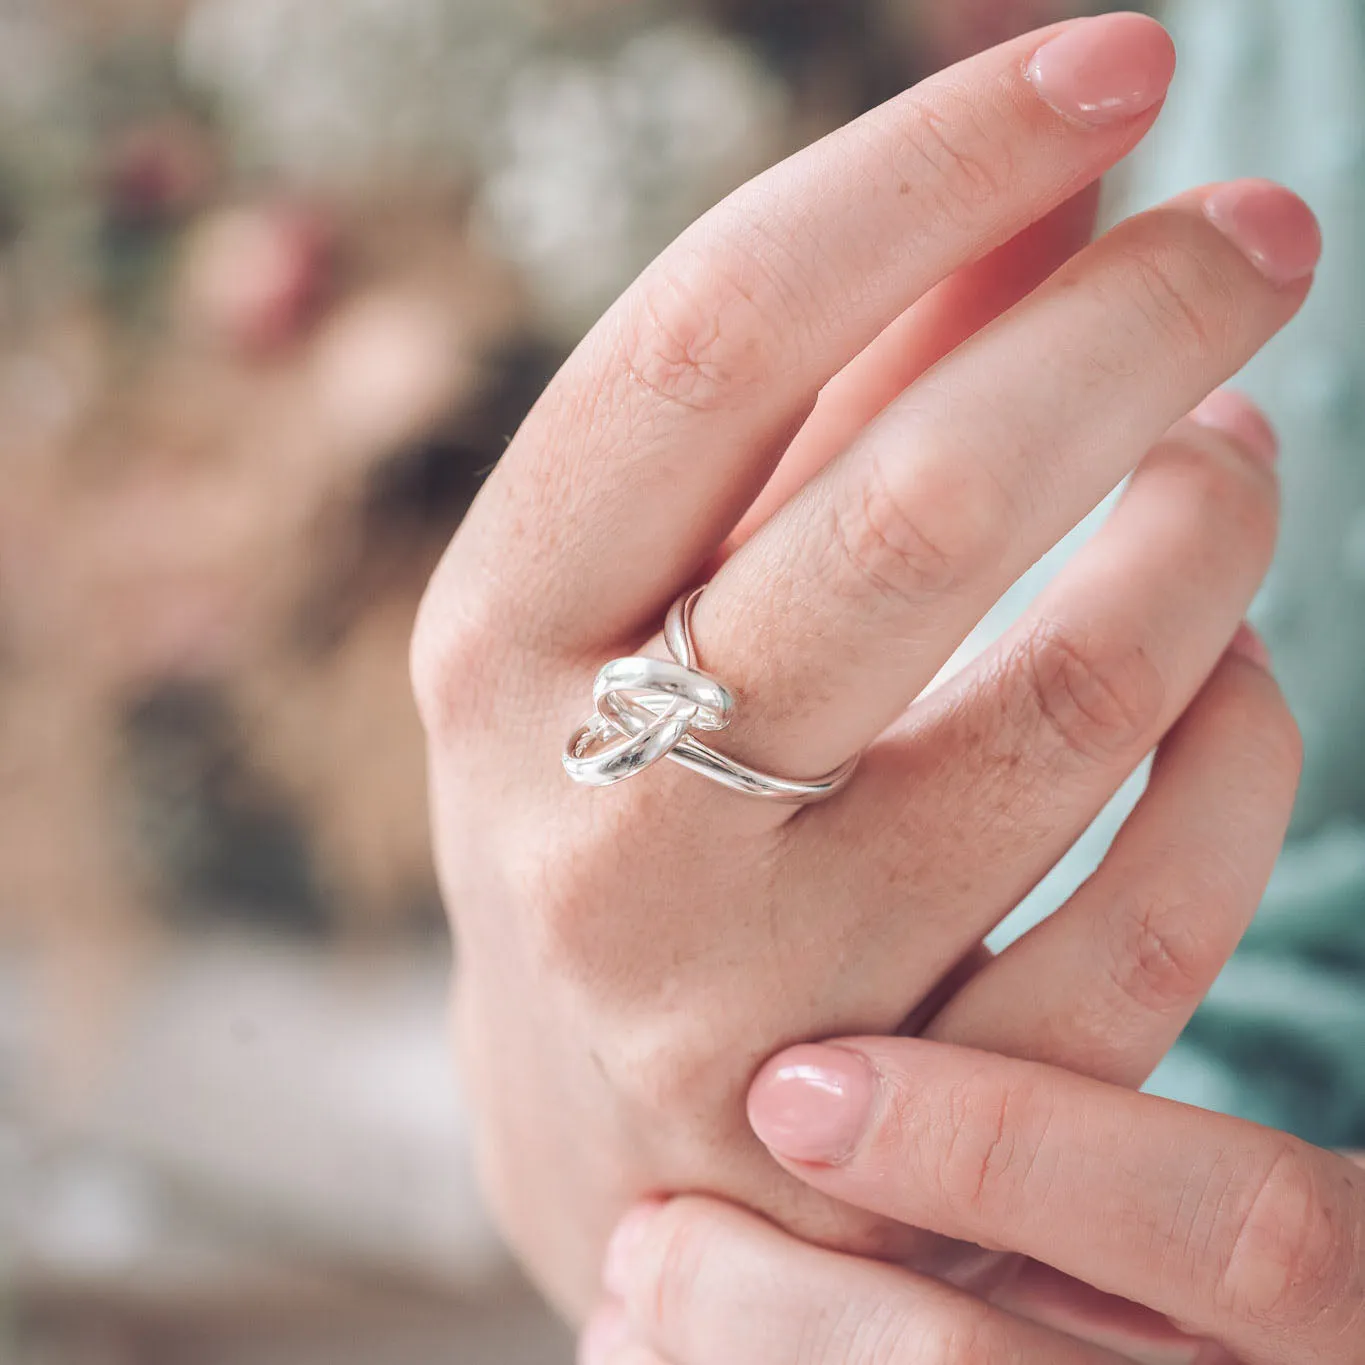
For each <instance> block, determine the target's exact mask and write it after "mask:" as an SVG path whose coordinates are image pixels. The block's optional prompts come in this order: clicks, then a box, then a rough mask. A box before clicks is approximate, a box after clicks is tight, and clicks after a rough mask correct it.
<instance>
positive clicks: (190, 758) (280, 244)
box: [0, 0, 1059, 1365]
mask: <svg viewBox="0 0 1365 1365" xmlns="http://www.w3.org/2000/svg"><path fill="white" fill-rule="evenodd" d="M1058 8H1059V7H1057V6H1054V5H1051V4H1046V3H1038V4H1032V5H1018V4H1011V5H1008V6H1005V5H998V4H992V3H982V2H981V0H978V2H977V3H972V4H961V3H955V4H953V5H952V6H946V7H940V6H930V7H920V6H918V5H916V4H910V3H906V0H852V2H851V3H841V4H839V5H830V4H828V3H825V0H709V2H707V0H687V2H686V3H678V2H677V0H673V2H672V3H667V4H648V3H639V4H632V5H629V6H624V5H621V4H619V3H609V2H608V0H601V2H600V3H599V0H0V475H2V477H3V483H2V484H0V727H2V728H3V738H2V739H0V772H2V773H3V781H2V782H0V1360H4V1361H7V1362H9V1361H13V1362H19V1363H21V1365H39V1362H41V1363H42V1365H57V1363H58V1362H60V1363H61V1365H77V1362H79V1365H86V1363H87V1362H88V1363H89V1365H115V1363H116V1362H117V1365H123V1362H139V1363H141V1362H167V1363H168V1365H170V1363H172V1362H180V1361H194V1362H196V1365H213V1363H215V1362H233V1363H234V1365H235V1363H236V1362H252V1363H253V1365H255V1362H276V1361H278V1362H282V1363H283V1362H288V1363H289V1365H296V1363H297V1365H304V1362H312V1361H318V1362H324V1361H325V1362H327V1363H328V1365H345V1362H348V1361H357V1362H359V1361H365V1362H374V1361H377V1360H382V1361H384V1362H386V1365H401V1363H402V1362H404V1361H413V1362H422V1363H423V1365H426V1362H435V1361H446V1360H448V1361H455V1362H461V1363H462V1365H464V1363H466V1362H467V1363H468V1365H484V1362H487V1363H488V1365H519V1362H525V1363H526V1365H532V1362H535V1363H536V1365H540V1362H563V1361H567V1360H568V1359H569V1358H570V1352H569V1348H568V1345H567V1343H566V1341H565V1340H564V1338H563V1337H562V1336H561V1335H560V1333H559V1332H558V1330H557V1329H556V1328H555V1327H554V1326H553V1325H552V1324H551V1323H550V1322H549V1320H548V1318H547V1317H546V1316H545V1315H544V1313H543V1311H542V1310H541V1309H540V1308H539V1306H538V1305H537V1304H536V1302H535V1300H534V1298H533V1297H532V1296H531V1295H530V1294H529V1293H528V1291H527V1290H525V1289H524V1287H522V1285H521V1284H520V1283H519V1281H518V1280H517V1278H516V1277H515V1275H514V1273H513V1272H512V1270H511V1269H510V1267H509V1265H508V1263H507V1261H506V1260H505V1258H504V1255H503V1253H502V1252H501V1251H500V1249H499V1247H498V1244H497V1241H496V1238H495V1236H494V1234H493V1233H492V1232H491V1230H490V1228H489V1226H488V1224H487V1222H486V1220H485V1218H484V1216H483V1214H482V1212H481V1210H480V1208H479V1204H478V1200H477V1196H476V1193H475V1190H474V1188H473V1185H472V1181H471V1177H470V1174H469V1170H468V1166H467V1159H466V1154H465V1151H464V1148H463V1143H462V1122H461V1112H460V1101H459V1096H458V1093H457V1092H456V1089H455V1082H454V1080H453V1078H452V1077H451V1075H450V1072H449V1066H448V1063H447V1057H446V1052H445V1037H444V1029H445V1024H444V1009H445V1002H444V992H445V981H446V975H447V970H448V965H449V964H448V953H449V949H448V945H447V940H446V936H445V932H444V922H443V918H442V914H441V910H440V905H439V902H438V899H437V895H436V891H435V887H434V883H433V878H432V873H431V869H430V865H429V858H428V850H427V830H426V813H425V804H424V778H423V766H422V749H421V740H420V734H419V731H418V727H417V724H416V721H415V719H414V716H413V710H412V706H411V703H410V700H409V696H408V685H407V674H406V666H407V637H408V632H409V629H410V625H411V622H412V618H413V614H414V611H415V607H416V604H417V600H418V597H419V594H420V592H421V590H422V587H423V585H424V583H425V580H426V578H427V575H428V574H429V572H430V570H431V569H432V567H433V565H434V563H435V560H436V557H437V556H438V555H439V553H440V551H441V549H442V547H443V546H444V544H445V542H446V540H447V539H448V537H449V536H450V534H451V533H452V531H453V530H454V529H455V527H456V525H457V524H458V522H459V519H460V516H461V513H462V511H463V509H464V507H465V506H466V504H467V502H468V500H469V499H470V497H471V496H472V495H473V493H474V492H475V490H476V489H477V487H478V483H479V479H480V477H481V475H482V474H483V473H484V472H486V471H487V470H488V468H489V467H490V466H491V465H492V464H493V463H494V462H495V461H496V460H497V458H498V455H499V453H500V452H501V450H502V449H503V447H504V445H505V444H506V442H507V440H508V438H509V437H510V436H511V434H512V433H513V432H514V431H515V429H516V427H517V425H518V423H519V421H520V419H521V416H522V415H523V413H524V412H525V410H526V408H527V407H528V406H529V405H530V403H531V401H532V400H533V399H534V397H535V396H536V394H537V393H538V391H539V390H540V388H541V387H542V386H543V384H544V382H545V381H546V380H547V379H548V377H549V376H550V375H551V374H552V373H553V371H554V369H555V368H556V367H557V365H558V363H559V361H560V360H561V359H562V357H563V356H564V355H565V354H566V353H567V351H568V349H569V348H570V347H571V346H572V345H573V343H574V342H575V341H576V339H577V338H578V337H579V336H580V335H581V333H582V332H583V331H584V330H585V329H586V328H587V327H588V326H589V325H590V324H591V323H592V321H593V320H594V319H595V317H596V316H597V315H598V313H599V312H600V311H601V310H602V309H603V308H604V307H605V306H606V304H607V303H608V302H609V301H610V300H611V299H612V298H613V297H614V296H615V295H616V294H617V293H618V292H619V291H620V290H621V288H622V287H623V286H624V285H625V284H626V283H627V282H628V281H629V280H630V278H631V277H632V276H633V275H634V274H635V273H636V272H637V271H638V270H639V268H640V267H641V266H642V265H643V264H645V262H646V261H648V260H649V259H650V258H651V257H652V256H653V255H654V254H655V252H657V251H658V249H659V248H660V247H661V246H662V245H663V244H664V243H665V242H666V241H667V240H668V239H669V238H670V237H671V236H673V235H674V234H675V233H676V232H677V231H678V230H679V229H680V228H682V227H683V226H684V225H685V224H686V223H687V222H688V221H690V220H691V219H692V218H693V217H695V216H696V215H697V214H698V213H699V212H700V211H702V210H703V209H704V208H706V207H707V206H708V205H709V204H710V203H712V202H713V201H714V200H715V199H716V198H718V197H720V196H721V195H723V194H724V193H725V192H727V191H728V190H729V189H730V188H732V187H733V186H734V185H735V184H737V183H739V182H740V181H741V180H743V179H745V178H747V177H748V176H749V175H750V174H752V173H753V172H755V171H757V170H758V169H760V168H761V167H763V166H764V165H766V164H768V163H769V162H771V161H772V160H774V159H775V158H777V157H779V156H781V155H783V154H785V153H786V152H788V151H790V150H792V149H794V148H795V147H797V146H798V145H800V144H801V143H803V142H805V141H807V140H809V139H810V138H812V137H813V136H816V135H818V134H820V133H822V132H824V131H826V130H827V129H828V128H830V127H833V126H834V125H836V124H838V123H840V122H842V121H844V120H845V119H847V118H848V117H850V116H851V115H853V114H855V113H857V112H859V111H860V110H861V109H863V108H865V107H867V106H868V105H869V104H871V103H873V102H875V101H877V100H879V99H881V98H884V97H886V96H888V95H890V94H892V93H894V92H895V91H897V90H899V89H901V88H902V87H903V86H904V85H905V84H906V83H907V82H909V81H911V80H912V79H914V78H915V77H916V76H918V75H920V74H923V73H924V72H925V71H926V70H927V69H929V68H930V67H932V66H935V65H938V64H939V63H940V62H941V61H943V60H945V59H947V58H948V57H950V56H952V55H955V54H956V53H958V52H961V51H964V50H966V49H968V48H971V47H975V46H979V45H981V44H982V43H984V42H988V41H992V40H993V39H994V38H995V37H996V36H997V35H998V34H1000V33H1003V32H1004V31H1006V30H1008V29H1010V28H1019V27H1023V26H1025V25H1027V24H1028V23H1029V22H1030V21H1031V20H1032V19H1033V18H1034V17H1035V15H1036V16H1039V17H1041V16H1042V15H1044V14H1045V13H1051V12H1053V11H1054V10H1056V9H1058Z"/></svg>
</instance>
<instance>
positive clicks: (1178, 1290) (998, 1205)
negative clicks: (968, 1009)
mask: <svg viewBox="0 0 1365 1365" xmlns="http://www.w3.org/2000/svg"><path fill="white" fill-rule="evenodd" d="M750 1117H751V1120H752V1122H753V1125H754V1128H755V1130H756V1131H757V1132H758V1134H759V1136H760V1138H762V1139H763V1140H764V1141H765V1142H766V1143H767V1144H768V1146H769V1148H770V1149H771V1150H773V1152H774V1154H775V1155H777V1156H778V1158H779V1160H781V1161H782V1162H783V1164H784V1165H785V1166H786V1167H787V1168H788V1169H789V1170H791V1171H792V1172H793V1173H794V1174H796V1175H797V1176H799V1177H800V1178H801V1179H802V1180H804V1181H806V1182H807V1183H809V1184H811V1185H813V1186H814V1187H816V1188H817V1189H820V1190H822V1191H824V1192H825V1193H826V1194H829V1195H832V1196H833V1197H835V1198H836V1199H840V1200H843V1201H845V1202H847V1203H850V1204H854V1205H856V1206H858V1207H861V1208H866V1209H871V1210H874V1211H875V1212H877V1213H880V1214H884V1215H886V1216H889V1217H891V1218H895V1219H897V1220H899V1221H901V1222H904V1223H908V1224H911V1225H913V1226H916V1227H922V1228H927V1229H929V1230H931V1231H933V1232H938V1233H941V1234H943V1235H945V1236H950V1237H958V1238H962V1239H964V1240H967V1241H972V1242H976V1243H978V1244H980V1245H983V1246H987V1247H992V1248H1001V1249H1005V1250H1009V1251H1016V1252H1020V1253H1022V1254H1024V1255H1027V1256H1030V1257H1033V1258H1034V1259H1036V1260H1039V1261H1042V1262H1044V1263H1046V1264H1048V1265H1051V1266H1053V1267H1055V1268H1056V1269H1057V1270H1060V1271H1062V1272H1063V1273H1065V1274H1067V1275H1070V1276H1073V1277H1074V1278H1076V1279H1079V1280H1084V1281H1085V1282H1087V1283H1088V1284H1091V1285H1093V1286H1095V1287H1096V1288H1097V1289H1100V1290H1103V1291H1105V1292H1106V1293H1110V1294H1115V1295H1118V1296H1120V1297H1123V1298H1127V1299H1131V1300H1135V1301H1137V1302H1139V1303H1141V1304H1143V1305H1145V1306H1146V1307H1149V1308H1152V1309H1155V1310H1156V1311H1157V1312H1159V1313H1163V1314H1165V1315H1167V1316H1169V1317H1171V1318H1172V1319H1174V1320H1176V1321H1178V1322H1179V1323H1180V1324H1181V1326H1182V1327H1183V1328H1185V1329H1186V1330H1188V1331H1192V1332H1194V1333H1196V1334H1198V1335H1202V1336H1209V1337H1214V1338H1217V1339H1218V1340H1219V1341H1221V1342H1222V1343H1224V1344H1225V1345H1227V1346H1228V1347H1229V1348H1230V1349H1231V1350H1233V1351H1234V1352H1236V1353H1237V1354H1238V1355H1239V1356H1240V1357H1242V1358H1243V1359H1245V1360H1246V1361H1247V1362H1248V1365H1261V1362H1264V1365H1283V1362H1285V1361H1287V1360H1291V1359H1292V1360H1293V1361H1295V1362H1296V1365H1311V1363H1312V1362H1322V1363H1323V1365H1327V1363H1328V1362H1330V1363H1331V1365H1360V1362H1361V1361H1365V1175H1362V1172H1361V1170H1360V1169H1359V1168H1358V1167H1356V1166H1355V1165H1354V1164H1352V1163H1351V1162H1349V1161H1347V1160H1345V1159H1344V1158H1341V1157H1337V1156H1334V1155H1332V1154H1331V1153H1327V1152H1322V1151H1319V1150H1318V1149H1316V1148H1313V1147H1310V1146H1308V1145H1307V1144H1306V1143H1302V1142H1299V1141H1298V1140H1297V1139H1295V1138H1292V1137H1289V1136H1287V1135H1286V1134H1283V1133H1275V1132H1271V1131H1270V1130H1269V1129H1265V1128H1261V1127H1259V1126H1257V1125H1255V1124H1251V1123H1245V1122H1242V1121H1241V1120H1238V1119H1232V1118H1227V1117H1225V1116H1223V1115H1218V1114H1212V1113H1207V1112H1205V1111H1203V1110H1198V1109H1193V1108H1189V1107H1187V1106H1185V1105H1179V1104H1174V1103H1172V1102H1170V1101H1167V1100H1162V1099H1157V1098H1155V1097H1153V1096H1150V1095H1138V1094H1133V1093H1131V1092H1129V1091H1126V1090H1121V1089H1118V1088H1115V1087H1113V1086H1108V1085H1104V1084H1102V1083H1100V1082H1098V1081H1092V1080H1089V1079H1087V1078H1083V1077H1080V1076H1075V1075H1072V1074H1070V1073H1069V1072H1065V1071H1060V1070H1056V1069H1053V1068H1050V1067H1043V1066H1039V1065H1037V1064H1034V1063H1029V1062H1018V1061H1011V1060H1007V1059H1004V1058H1000V1057H995V1056H993V1055H990V1054H987V1053H979V1052H972V1051H968V1050H966V1049H962V1048H954V1047H948V1046H945V1045H943V1044H935V1043H927V1042H924V1041H922V1040H919V1039H857V1040H852V1041H849V1042H847V1043H840V1044H838V1045H834V1046H822V1047H800V1048H793V1049H791V1050H790V1051H788V1052H786V1053H783V1054H781V1055H780V1056H778V1057H776V1058H774V1059H773V1061H772V1062H770V1063H769V1064H768V1066H767V1067H765V1068H764V1070H763V1072H762V1073H761V1074H760V1075H759V1078H758V1079H757V1081H756V1082H755V1084H754V1087H753V1090H752V1091H751V1093H750Z"/></svg>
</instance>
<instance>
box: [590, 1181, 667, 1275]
mask: <svg viewBox="0 0 1365 1365" xmlns="http://www.w3.org/2000/svg"><path fill="white" fill-rule="evenodd" d="M661 1208H663V1205H662V1204H660V1203H658V1202H657V1201H655V1202H651V1203H647V1204H637V1205H636V1206H635V1208H633V1209H631V1211H630V1212H629V1213H628V1214H626V1216H625V1217H624V1218H622V1219H621V1221H620V1222H619V1223H618V1224H617V1225H616V1231H615V1232H613V1233H612V1234H611V1241H609V1242H608V1243H607V1254H606V1258H605V1260H604V1261H603V1263H602V1285H603V1287H604V1288H605V1289H606V1291H607V1293H608V1294H614V1295H615V1296H616V1297H617V1298H618V1299H624V1298H627V1297H628V1296H629V1293H630V1283H631V1278H632V1271H633V1270H634V1267H635V1261H636V1258H637V1257H638V1256H639V1254H640V1248H641V1246H643V1245H644V1240H645V1236H646V1234H647V1233H648V1232H649V1226H650V1224H651V1223H652V1222H653V1221H654V1219H655V1217H656V1216H657V1215H658V1213H659V1210H660V1209H661Z"/></svg>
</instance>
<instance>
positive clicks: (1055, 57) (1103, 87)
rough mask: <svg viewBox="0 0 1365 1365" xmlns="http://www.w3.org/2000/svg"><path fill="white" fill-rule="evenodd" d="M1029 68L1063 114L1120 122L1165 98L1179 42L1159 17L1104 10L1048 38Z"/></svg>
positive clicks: (1034, 82)
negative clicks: (1160, 21)
mask: <svg viewBox="0 0 1365 1365" xmlns="http://www.w3.org/2000/svg"><path fill="white" fill-rule="evenodd" d="M1026 74H1027V76H1028V79H1029V81H1030V82H1031V83H1032V85H1033V88H1034V89H1035V90H1037V92H1038V93H1039V95H1041V96H1042V97H1043V99H1044V100H1046V101H1047V103H1048V104H1050V105H1051V106H1052V107H1053V108H1054V109H1055V110H1056V111H1057V112H1058V113H1059V114H1061V115H1062V117H1063V118H1068V119H1071V120H1073V121H1074V122H1078V123H1084V124H1087V125H1089V126H1091V127H1098V126H1101V125H1104V124H1110V123H1120V122H1122V121H1123V120H1125V119H1131V118H1135V117H1136V116H1137V115H1138V114H1141V113H1144V112H1145V111H1146V110H1148V109H1150V108H1152V106H1153V105H1155V104H1157V103H1159V102H1160V101H1161V100H1162V99H1163V98H1164V96H1165V94H1166V91H1167V89H1168V88H1169V87H1170V84H1171V78H1172V77H1173V76H1174V75H1175V44H1174V43H1172V42H1171V36H1170V34H1169V33H1167V32H1166V30H1165V29H1164V28H1162V27H1161V25H1160V24H1158V23H1157V22H1156V20H1155V19H1148V18H1146V17H1145V16H1144V15H1141V14H1106V15H1102V16H1100V17H1099V18H1095V19H1088V20H1084V21H1083V22H1081V23H1079V24H1076V25H1074V26H1073V27H1071V28H1069V29H1067V30H1066V32H1065V33H1062V34H1061V35H1059V36H1058V37H1056V38H1053V39H1052V40H1051V42H1048V43H1044V44H1043V46H1042V47H1040V48H1039V49H1038V51H1037V52H1035V53H1034V54H1033V58H1032V60H1030V62H1029V64H1028V68H1027V71H1026Z"/></svg>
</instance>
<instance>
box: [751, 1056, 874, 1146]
mask: <svg viewBox="0 0 1365 1365" xmlns="http://www.w3.org/2000/svg"><path fill="white" fill-rule="evenodd" d="M876 1094H877V1078H876V1075H875V1074H874V1072H873V1070H872V1067H871V1065H870V1064H869V1063H868V1061H867V1059H866V1058H865V1057H862V1056H860V1055H859V1054H858V1053H856V1052H850V1051H848V1050H847V1049H845V1048H839V1047H813V1046H807V1047H794V1048H790V1049H789V1050H788V1051H786V1052H784V1053H782V1054H781V1056H778V1057H775V1058H773V1060H772V1061H771V1062H769V1063H768V1065H767V1066H765V1067H764V1068H763V1070H762V1071H760V1072H759V1074H758V1079H757V1080H755V1081H754V1083H753V1085H752V1086H751V1087H750V1089H749V1123H750V1126H751V1127H752V1128H753V1130H754V1132H755V1133H757V1134H758V1136H759V1139H760V1141H762V1143H763V1144H764V1146H766V1147H768V1148H769V1149H770V1150H771V1151H773V1152H775V1153H776V1154H777V1155H778V1156H784V1157H787V1158H788V1159H789V1160H791V1161H810V1162H821V1163H823V1164H825V1165H835V1164H837V1163H838V1162H840V1161H843V1160H844V1159H845V1158H846V1157H848V1156H850V1155H851V1154H852V1152H853V1151H854V1149H855V1148H856V1147H857V1145H858V1139H859V1138H860V1137H862V1134H863V1130H864V1129H865V1128H866V1127H867V1123H868V1120H869V1118H870V1117H871V1115H872V1106H873V1103H874V1101H875V1100H876Z"/></svg>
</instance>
